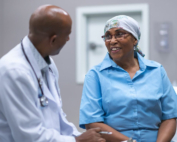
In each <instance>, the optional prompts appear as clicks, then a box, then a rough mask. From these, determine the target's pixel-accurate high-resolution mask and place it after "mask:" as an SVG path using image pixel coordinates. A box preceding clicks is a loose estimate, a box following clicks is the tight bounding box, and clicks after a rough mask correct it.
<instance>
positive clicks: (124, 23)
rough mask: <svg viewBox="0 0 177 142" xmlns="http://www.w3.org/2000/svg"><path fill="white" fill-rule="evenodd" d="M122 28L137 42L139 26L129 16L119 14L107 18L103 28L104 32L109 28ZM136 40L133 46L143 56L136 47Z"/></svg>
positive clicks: (139, 33)
mask: <svg viewBox="0 0 177 142" xmlns="http://www.w3.org/2000/svg"><path fill="white" fill-rule="evenodd" d="M117 27H119V28H122V29H124V30H125V31H127V32H129V33H131V34H132V35H133V36H134V37H135V38H136V39H137V41H138V42H139V40H140V37H141V32H140V27H139V25H138V23H137V22H136V21H135V20H134V19H133V18H131V17H129V16H126V15H119V16H115V17H113V18H111V19H109V20H108V21H107V22H106V25H105V28H104V34H105V33H106V32H107V31H108V30H109V29H111V28H117ZM138 42H137V44H136V45H135V46H134V50H136V51H137V52H138V53H139V54H141V55H142V56H143V57H144V56H145V55H144V54H143V53H142V52H141V50H140V49H138Z"/></svg>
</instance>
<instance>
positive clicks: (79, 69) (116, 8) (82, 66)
mask: <svg viewBox="0 0 177 142" xmlns="http://www.w3.org/2000/svg"><path fill="white" fill-rule="evenodd" d="M119 12H141V13H142V18H143V19H142V21H143V27H142V29H143V31H144V33H143V36H144V39H145V40H144V45H143V48H144V49H145V50H144V52H145V54H146V58H147V59H148V58H149V6H148V4H125V5H108V6H90V7H78V8H77V9H76V82H77V83H83V82H84V78H85V74H86V73H87V65H86V63H87V53H86V51H87V39H86V38H87V35H86V32H87V31H86V29H87V22H86V21H87V16H89V15H94V14H104V13H107V14H108V13H119ZM105 22H106V21H105Z"/></svg>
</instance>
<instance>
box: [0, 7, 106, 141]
mask: <svg viewBox="0 0 177 142" xmlns="http://www.w3.org/2000/svg"><path fill="white" fill-rule="evenodd" d="M71 24H72V21H71V18H70V16H69V14H68V13H67V12H66V11H64V10H63V9H61V8H59V7H57V6H53V5H44V6H41V7H39V8H38V9H37V10H36V11H35V12H34V13H33V14H32V16H31V18H30V26H29V34H28V36H26V37H25V38H24V39H23V40H22V42H21V43H20V44H18V45H17V46H16V47H15V48H13V49H12V50H11V51H10V52H9V53H7V54H6V55H5V56H4V57H2V58H1V60H0V80H1V82H0V142H75V141H76V142H105V140H104V139H103V138H101V135H100V133H99V132H100V131H101V129H100V128H96V129H91V130H88V131H86V132H85V133H83V134H80V133H79V132H78V131H77V129H76V127H75V126H74V125H73V124H72V123H70V122H68V121H67V119H66V118H65V114H64V112H63V110H62V102H61V99H60V91H59V86H58V71H57V68H56V66H55V64H54V62H53V60H52V59H51V58H50V57H49V56H50V55H56V54H58V53H59V52H60V50H61V49H62V47H63V46H64V45H65V43H66V42H67V41H68V40H69V34H70V33H71Z"/></svg>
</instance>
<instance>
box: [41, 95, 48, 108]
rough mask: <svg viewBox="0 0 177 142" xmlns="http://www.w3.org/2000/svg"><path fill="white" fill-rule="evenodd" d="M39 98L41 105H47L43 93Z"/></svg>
mask: <svg viewBox="0 0 177 142" xmlns="http://www.w3.org/2000/svg"><path fill="white" fill-rule="evenodd" d="M39 99H40V103H41V106H42V107H46V106H48V104H49V101H48V99H47V98H46V97H45V96H44V95H42V97H40V98H39Z"/></svg>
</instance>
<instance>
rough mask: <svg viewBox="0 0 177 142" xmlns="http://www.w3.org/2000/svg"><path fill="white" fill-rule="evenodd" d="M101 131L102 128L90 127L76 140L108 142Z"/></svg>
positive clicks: (82, 141) (81, 141) (78, 141)
mask: <svg viewBox="0 0 177 142" xmlns="http://www.w3.org/2000/svg"><path fill="white" fill-rule="evenodd" d="M100 131H101V129H100V128H92V129H89V130H88V131H86V132H84V133H83V134H81V135H80V136H78V137H76V138H75V139H76V142H106V140H105V139H104V138H102V137H101V135H100V134H99V132H100Z"/></svg>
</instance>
